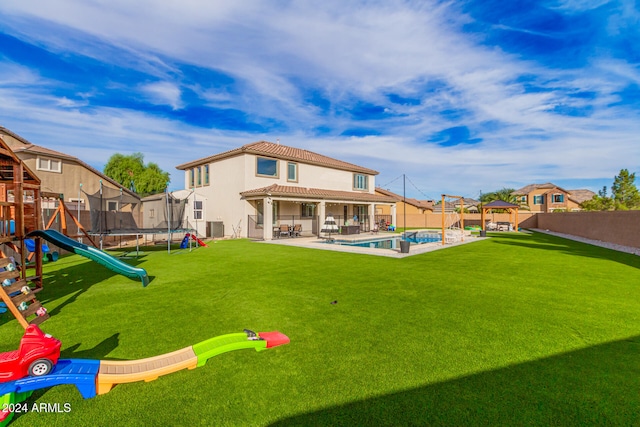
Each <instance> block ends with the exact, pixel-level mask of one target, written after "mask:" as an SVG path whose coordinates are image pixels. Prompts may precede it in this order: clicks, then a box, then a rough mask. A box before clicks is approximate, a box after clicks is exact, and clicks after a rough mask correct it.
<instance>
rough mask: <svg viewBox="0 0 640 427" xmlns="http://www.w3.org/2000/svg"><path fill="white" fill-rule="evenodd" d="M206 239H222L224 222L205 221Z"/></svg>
mask: <svg viewBox="0 0 640 427" xmlns="http://www.w3.org/2000/svg"><path fill="white" fill-rule="evenodd" d="M207 237H213V238H215V237H224V222H222V221H207Z"/></svg>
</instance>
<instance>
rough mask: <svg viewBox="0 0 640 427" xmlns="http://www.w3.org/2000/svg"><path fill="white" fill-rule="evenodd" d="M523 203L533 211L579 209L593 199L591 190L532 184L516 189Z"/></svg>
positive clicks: (520, 201)
mask: <svg viewBox="0 0 640 427" xmlns="http://www.w3.org/2000/svg"><path fill="white" fill-rule="evenodd" d="M511 194H513V195H514V196H516V197H517V198H518V202H519V203H520V204H521V205H527V206H529V209H530V210H531V212H532V213H540V212H558V211H562V212H570V211H579V210H581V208H580V203H582V202H583V201H585V200H589V199H591V198H592V197H593V196H594V195H595V193H594V192H592V191H590V190H565V189H563V188H561V187H558V186H557V185H555V184H552V183H550V182H547V183H545V184H530V185H527V186H525V187H522V188H520V189H519V190H516V191H514V192H513V193H511Z"/></svg>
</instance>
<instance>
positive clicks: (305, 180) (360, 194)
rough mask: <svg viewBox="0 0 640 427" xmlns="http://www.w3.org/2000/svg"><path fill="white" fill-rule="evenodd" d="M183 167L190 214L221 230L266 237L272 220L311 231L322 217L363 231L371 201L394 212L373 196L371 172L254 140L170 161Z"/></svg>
mask: <svg viewBox="0 0 640 427" xmlns="http://www.w3.org/2000/svg"><path fill="white" fill-rule="evenodd" d="M176 168H177V169H179V170H183V171H185V189H190V190H192V191H193V193H192V195H191V196H189V197H190V199H191V200H190V205H191V210H193V212H191V218H194V219H200V220H202V223H201V225H199V226H198V230H197V231H198V233H199V234H202V235H204V234H205V232H206V229H205V227H206V224H208V223H213V222H218V223H220V222H222V223H223V226H224V234H225V235H234V234H235V235H236V236H242V237H251V238H259V239H265V240H270V239H272V238H273V237H277V235H276V233H277V231H276V230H277V229H278V227H279V226H280V225H283V224H288V225H294V224H299V225H300V226H301V227H302V234H304V235H311V234H317V232H318V230H319V228H320V227H321V226H322V224H321V221H322V220H323V219H324V218H326V216H327V215H331V216H333V217H334V218H335V220H336V221H337V222H338V224H339V225H340V224H344V223H346V222H348V223H350V224H352V225H353V224H355V225H358V224H360V225H361V227H362V228H363V230H365V231H366V229H367V227H369V226H370V224H371V221H372V220H373V217H374V214H375V206H376V205H378V204H385V205H388V206H390V207H393V208H392V212H393V215H395V200H394V199H393V198H391V197H388V196H384V195H381V194H376V193H375V176H376V175H378V172H377V171H375V170H372V169H368V168H365V167H362V166H358V165H354V164H352V163H348V162H344V161H342V160H338V159H334V158H331V157H327V156H324V155H322V154H317V153H313V152H311V151H307V150H303V149H300V148H294V147H288V146H285V145H281V144H276V143H272V142H266V141H259V142H254V143H251V144H247V145H243V146H242V147H239V148H235V149H233V150H229V151H226V152H223V153H219V154H215V155H213V156H209V157H204V158H201V159H197V160H193V161H190V162H187V163H183V164H181V165H178V166H176Z"/></svg>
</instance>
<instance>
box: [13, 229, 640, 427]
mask: <svg viewBox="0 0 640 427" xmlns="http://www.w3.org/2000/svg"><path fill="white" fill-rule="evenodd" d="M137 265H138V266H139V267H143V268H145V269H147V271H148V273H149V275H150V276H153V280H152V281H151V284H150V285H149V286H148V287H147V288H143V287H142V286H141V284H140V282H136V281H133V280H129V279H127V278H124V277H122V276H118V275H115V274H113V273H111V272H110V271H108V270H106V269H104V268H103V267H101V266H99V265H97V264H95V263H93V262H90V261H88V260H86V259H84V258H81V257H79V256H69V257H64V258H62V259H60V260H59V261H58V262H56V263H52V264H46V274H45V288H44V290H43V291H42V292H41V293H40V294H39V297H40V299H41V301H43V303H44V305H45V306H46V307H47V308H48V309H49V312H50V313H51V315H52V317H51V319H49V320H47V321H46V322H45V323H44V324H43V325H42V329H43V330H44V331H45V332H48V333H51V334H52V335H54V336H56V337H57V338H59V339H61V340H62V343H63V353H62V357H65V358H88V359H137V358H144V357H150V356H155V355H159V354H162V353H166V352H171V351H174V350H178V349H181V348H183V347H186V346H189V345H191V344H195V343H197V342H200V341H203V340H206V339H207V338H210V337H214V336H216V335H221V334H226V333H232V332H241V331H242V329H243V328H249V329H254V330H256V331H270V330H279V331H281V332H283V333H285V334H287V335H288V336H289V337H290V338H291V343H290V344H289V345H286V346H282V347H277V348H274V349H271V350H268V351H264V352H260V353H257V352H255V351H253V350H242V351H237V352H232V353H227V354H223V355H221V356H217V357H215V358H213V359H211V360H210V361H209V362H208V363H207V365H206V366H205V367H202V368H198V369H196V370H192V371H187V370H185V371H181V372H177V373H174V374H171V375H167V376H164V377H160V378H159V379H158V380H156V381H153V382H149V383H143V382H141V383H133V384H122V385H118V386H116V387H115V388H114V389H113V390H112V391H111V392H109V393H108V394H105V395H101V396H97V397H96V398H93V399H88V400H83V399H82V397H81V396H80V394H79V393H78V391H77V390H76V389H75V388H74V387H73V386H58V387H54V388H51V389H48V390H44V391H38V392H35V393H34V395H33V396H32V397H31V399H30V400H29V402H31V403H32V402H46V403H60V404H64V403H67V402H68V403H70V404H71V412H70V413H28V414H26V415H23V416H20V417H17V418H16V419H15V421H14V422H13V423H12V425H13V426H16V427H18V426H29V427H33V426H63V425H64V426H86V425H104V426H107V425H109V426H116V425H117V426H128V425H131V426H152V425H153V426H160V425H177V426H197V425H203V426H214V425H215V426H224V425H260V426H263V425H272V424H275V425H292V426H293V425H295V426H298V425H346V426H353V425H455V426H462V425H465V426H466V425H491V426H497V425H524V424H526V425H544V426H548V425H562V426H565V425H588V424H608V425H633V424H636V425H637V423H638V420H640V392H639V390H640V257H638V256H634V255H628V254H623V253H618V252H613V251H609V250H606V249H602V248H598V247H593V246H589V245H585V244H581V243H577V242H573V241H568V240H564V239H560V238H556V237H552V236H547V235H542V234H532V235H527V234H518V235H516V234H500V235H497V234H496V235H495V237H494V238H492V239H488V240H485V241H481V242H476V243H472V244H467V245H462V246H457V247H454V248H447V249H443V250H440V251H435V252H430V253H426V254H423V255H417V256H412V257H408V258H404V259H392V258H386V257H376V256H366V255H358V254H348V253H339V252H331V251H324V250H312V249H302V248H297V247H286V246H280V245H269V244H261V243H255V242H251V241H247V240H234V241H221V242H217V243H212V244H210V245H209V247H208V248H199V249H197V250H195V251H193V252H191V253H189V252H188V251H186V250H177V251H174V252H173V253H172V254H171V255H168V254H167V253H166V250H165V248H162V247H160V248H158V249H156V250H149V251H147V252H145V254H144V256H142V257H141V258H140V259H139V260H138V262H137ZM334 300H337V301H338V303H337V304H331V302H332V301H334ZM3 316H4V317H3V318H0V323H1V324H0V346H1V348H0V350H2V351H8V350H12V349H14V348H17V344H18V341H19V338H20V336H21V333H22V329H21V328H20V327H19V325H18V324H17V322H16V321H15V320H11V319H12V318H11V317H10V316H7V314H5V315H3Z"/></svg>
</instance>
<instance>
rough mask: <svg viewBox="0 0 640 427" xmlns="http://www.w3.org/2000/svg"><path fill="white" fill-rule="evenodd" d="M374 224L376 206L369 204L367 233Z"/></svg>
mask: <svg viewBox="0 0 640 427" xmlns="http://www.w3.org/2000/svg"><path fill="white" fill-rule="evenodd" d="M374 222H376V204H375V203H369V231H371V230H372V229H373V223H374Z"/></svg>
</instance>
